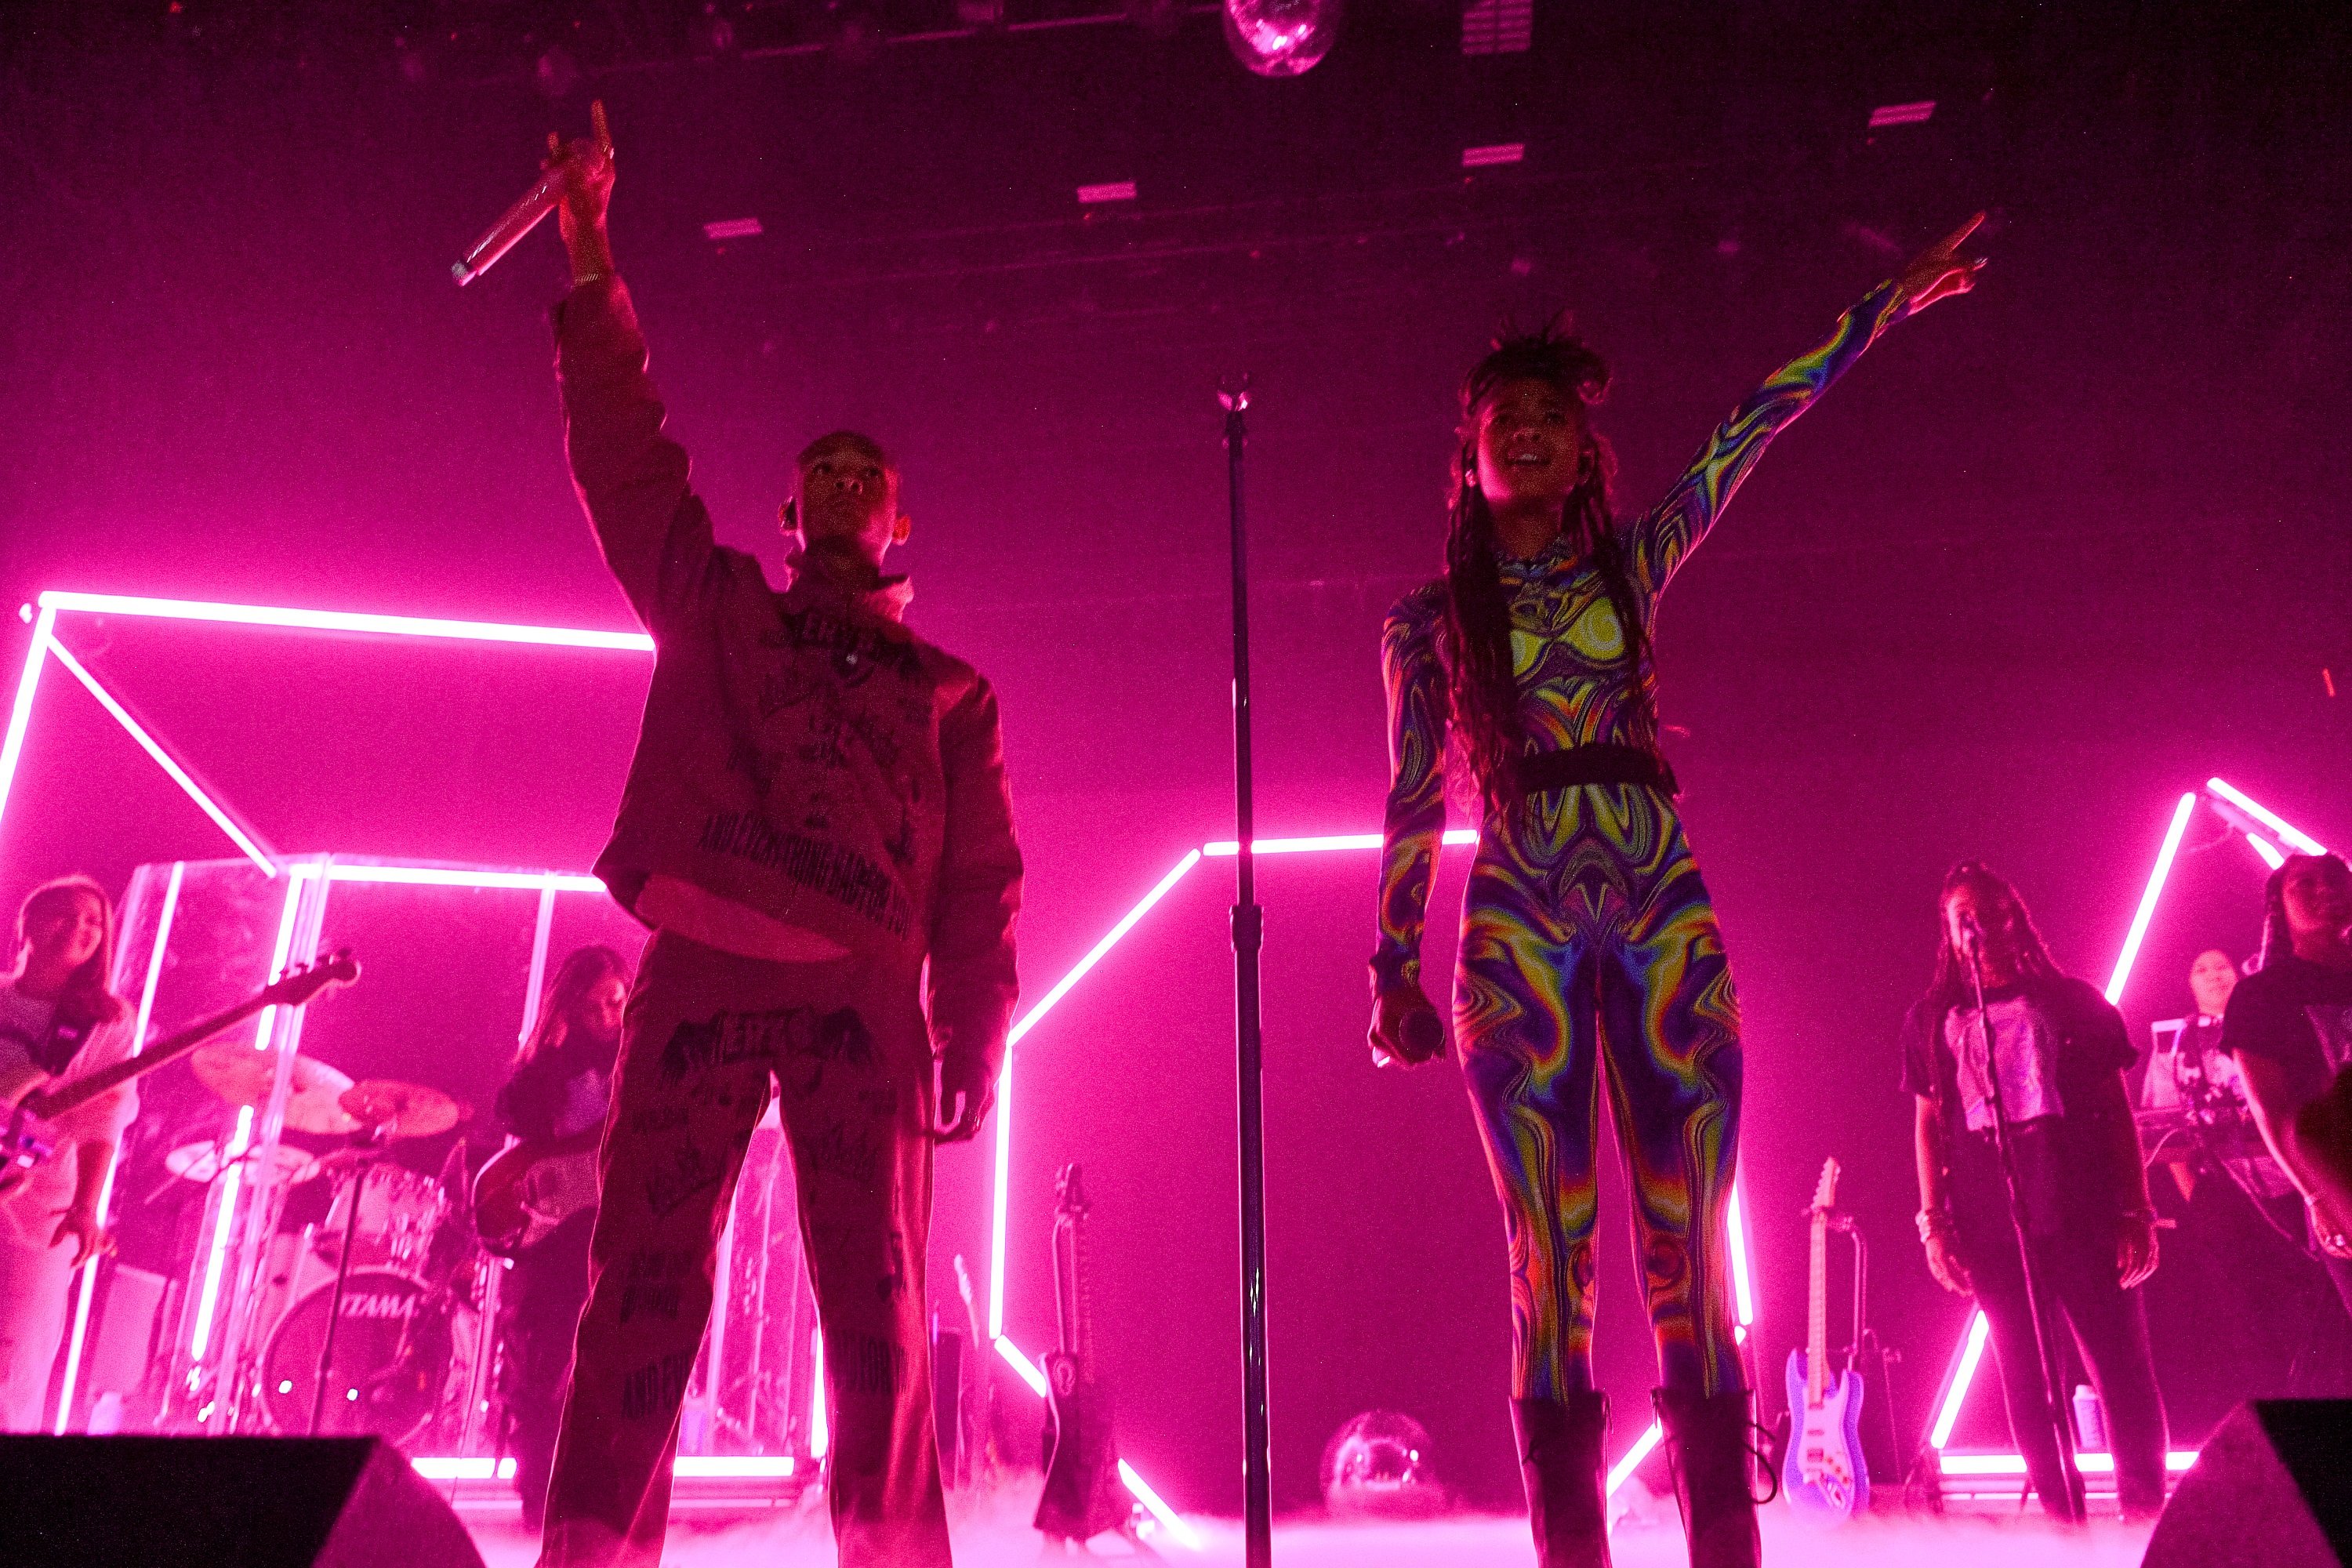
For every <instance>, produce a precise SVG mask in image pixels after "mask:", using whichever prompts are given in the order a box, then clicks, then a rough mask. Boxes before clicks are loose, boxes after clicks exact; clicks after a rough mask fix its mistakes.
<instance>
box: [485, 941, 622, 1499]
mask: <svg viewBox="0 0 2352 1568" xmlns="http://www.w3.org/2000/svg"><path fill="white" fill-rule="evenodd" d="M628 996H629V964H628V961H627V960H626V959H625V958H623V957H622V956H621V955H620V954H619V953H617V952H614V951H613V950H612V949H611V948H609V947H601V946H600V947H583V948H581V949H579V950H578V951H577V952H573V953H572V955H571V956H570V957H568V958H566V959H565V960H564V961H563V962H562V964H560V965H559V966H558V967H557V969H556V971H555V977H554V978H553V979H552V980H550V981H549V982H548V983H547V994H546V996H545V997H544V998H543V999H542V1000H541V1003H540V1005H539V1018H538V1021H537V1023H536V1024H535V1025H534V1026H532V1028H531V1032H530V1038H529V1039H527V1040H525V1041H524V1042H523V1045H522V1049H521V1051H520V1054H519V1055H518V1056H517V1058H516V1059H515V1069H514V1073H513V1076H512V1077H510V1078H509V1079H507V1082H506V1087H505V1088H503V1089H499V1103H498V1110H499V1121H503V1122H505V1123H506V1126H507V1131H509V1132H511V1133H513V1134H514V1135H515V1136H516V1137H518V1138H521V1139H525V1140H530V1141H547V1142H552V1141H554V1140H557V1139H562V1138H572V1137H577V1136H578V1135H580V1134H582V1133H584V1132H586V1131H589V1130H591V1129H593V1128H600V1127H602V1126H604V1115H605V1112H606V1111H607V1110H610V1109H611V1106H612V1098H613V1061H614V1058H615V1057H617V1056H618V1055H619V1054H620V1049H621V1009H622V1005H624V1004H625V1003H626V1002H627V1000H628ZM595 1222H596V1210H595V1207H594V1205H589V1206H588V1207H586V1208H583V1209H582V1210H581V1211H580V1212H579V1213H577V1214H574V1215H570V1216H569V1217H567V1218H565V1219H563V1220H562V1221H560V1222H558V1224H557V1225H556V1226H555V1228H554V1229H552V1230H551V1231H549V1232H548V1233H547V1235H545V1236H543V1237H541V1238H540V1239H539V1240H538V1241H536V1242H534V1243H532V1244H531V1245H530V1246H529V1247H524V1248H523V1249H521V1250H520V1251H519V1252H517V1253H516V1255H515V1258H514V1267H513V1268H511V1269H509V1271H508V1274H507V1278H506V1284H505V1288H504V1289H503V1290H502V1291H501V1292H500V1295H499V1344H500V1351H501V1356H500V1360H499V1368H500V1371H501V1373H502V1382H501V1385H500V1388H501V1393H502V1394H503V1396H504V1398H505V1401H506V1410H507V1419H508V1422H509V1444H510V1445H511V1447H513V1449H514V1455H515V1492H516V1494H517V1495H518V1496H520V1498H521V1499H522V1518H523V1525H524V1527H525V1528H526V1529H529V1530H530V1531H537V1530H538V1529H539V1528H540V1523H541V1513H542V1510H543V1509H544V1507H545V1505H546V1502H547V1475H548V1470H549V1468H550V1467H551V1465H552V1464H553V1463H554V1461H555V1432H556V1426H557V1424H558V1422H559V1421H560V1419H561V1418H562V1414H563V1390H564V1387H565V1385H566V1384H567V1383H568V1382H569V1380H570V1378H571V1374H572V1336H573V1335H574V1334H575V1333H577V1332H578V1331H579V1329H580V1309H581V1307H582V1305H583V1304H584V1303H585V1302H586V1301H587V1300H588V1233H589V1229H590V1227H591V1226H593V1225H594V1224H595Z"/></svg>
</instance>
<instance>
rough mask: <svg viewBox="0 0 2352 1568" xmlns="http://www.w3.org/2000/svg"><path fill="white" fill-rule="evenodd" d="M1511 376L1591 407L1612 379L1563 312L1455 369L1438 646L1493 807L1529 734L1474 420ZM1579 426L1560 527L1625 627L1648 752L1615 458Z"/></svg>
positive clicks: (1644, 651)
mask: <svg viewBox="0 0 2352 1568" xmlns="http://www.w3.org/2000/svg"><path fill="white" fill-rule="evenodd" d="M1517 381H1539V382H1542V383H1544V384H1546V385H1548V386H1550V387H1553V388H1555V389H1556V390H1558V391H1559V392H1560V393H1561V394H1562V395H1566V396H1569V397H1573V398H1574V399H1576V400H1577V402H1578V403H1579V404H1580V405H1581V406H1582V407H1584V408H1586V409H1590V408H1591V406H1592V405H1595V404H1597V403H1599V402H1600V401H1601V397H1602V396H1603V395H1605V394H1606V393H1607V391H1608V389H1609V363H1608V362H1607V361H1606V360H1604V359H1602V358H1601V356H1600V354H1598V353H1595V352H1593V350H1592V349H1591V346H1590V345H1588V344H1587V343H1586V342H1584V340H1582V339H1581V338H1579V337H1577V336H1576V335H1575V334H1574V333H1573V332H1572V331H1570V327H1569V323H1568V320H1567V318H1566V317H1560V318H1557V319H1555V320H1554V321H1552V322H1551V323H1550V324H1549V326H1546V327H1545V328H1544V329H1543V330H1542V331H1538V332H1521V333H1505V334H1504V335H1502V336H1499V337H1497V338H1496V339H1495V342H1494V346H1493V348H1492V349H1491V350H1489V351H1488V353H1487V354H1486V358H1484V359H1482V360H1480V361H1479V362H1478V363H1476V364H1475V365H1473V366H1471V368H1470V374H1468V375H1466V376H1465V377H1463V379H1462V422H1461V425H1460V426H1459V427H1458V428H1457V430H1456V432H1455V434H1456V436H1457V437H1459V442H1460V447H1461V450H1460V454H1459V458H1458V460H1457V461H1456V462H1455V464H1454V485H1453V493H1452V496H1451V498H1450V506H1451V515H1450V521H1449V526H1448V527H1447V530H1446V534H1445V623H1444V626H1445V636H1444V639H1443V642H1444V649H1443V651H1444V657H1445V664H1446V678H1447V685H1448V692H1447V695H1448V698H1449V700H1450V702H1451V705H1452V709H1453V714H1452V717H1453V721H1454V733H1455V734H1456V735H1457V736H1458V737H1459V738H1460V742H1461V745H1462V750H1463V753H1464V755H1465V758H1466V759H1467V761H1468V762H1469V764H1470V771H1471V773H1473V774H1474V775H1475V777H1476V779H1477V780H1478V787H1479V793H1480V795H1482V796H1483V797H1484V799H1485V801H1486V807H1487V809H1488V810H1490V811H1500V810H1502V809H1504V808H1505V807H1507V805H1509V804H1510V803H1511V802H1512V801H1513V800H1515V799H1516V798H1517V795H1518V792H1517V788H1516V787H1515V784H1514V780H1513V777H1512V773H1513V770H1514V768H1515V767H1516V765H1517V761H1518V759H1519V758H1520V757H1521V756H1522V755H1524V754H1525V753H1526V752H1527V749H1528V737H1527V731H1526V730H1525V729H1524V728H1523V727H1522V726H1521V724H1520V722H1519V687H1518V679H1517V673H1516V672H1515V670H1514V669H1513V668H1512V662H1511V606H1510V602H1509V601H1508V600H1507V598H1505V596H1504V594H1503V576H1502V571H1501V567H1500V564H1499V563H1498V561H1497V559H1496V533H1495V514H1494V511H1493V510H1492V509H1491V508H1490V507H1489V506H1488V505H1487V503H1486V495H1485V493H1484V492H1482V491H1481V490H1480V489H1478V482H1477V481H1478V420H1479V417H1480V416H1481V414H1482V413H1483V412H1484V410H1485V408H1486V404H1487V402H1488V400H1489V399H1491V398H1492V397H1494V396H1495V395H1496V393H1498V392H1500V391H1501V390H1502V389H1503V388H1504V387H1506V386H1507V385H1509V384H1511V383H1513V382H1517ZM1580 436H1581V437H1582V439H1583V442H1584V464H1583V468H1582V471H1581V473H1580V477H1579V478H1578V479H1577V483H1576V488H1575V489H1573V490H1571V491H1570V492H1569V497H1568V502H1567V505H1566V508H1565V509H1564V512H1565V515H1564V516H1563V517H1562V519H1561V527H1562V529H1563V530H1564V531H1566V532H1567V534H1568V537H1569V543H1570V548H1571V549H1572V550H1573V551H1574V552H1575V553H1576V554H1577V556H1578V557H1580V558H1581V559H1583V560H1587V561H1590V562H1591V563H1592V567H1593V570H1595V571H1596V572H1598V573H1599V574H1601V585H1602V587H1603V588H1604V590H1605V591H1606V592H1607V593H1608V595H1609V605H1610V608H1611V609H1612V610H1613V611H1614V612H1615V613H1616V616H1617V624H1618V626H1620V627H1621V628H1622V633H1623V637H1624V654H1623V657H1624V658H1625V661H1626V663H1627V664H1628V666H1629V667H1630V668H1631V669H1632V671H1633V739H1634V743H1635V744H1636V745H1639V746H1641V747H1642V748H1643V750H1645V751H1649V752H1656V750H1657V736H1658V713H1657V692H1656V680H1655V675H1654V671H1653V670H1652V668H1651V666H1650V640H1649V637H1648V634H1647V633H1646V632H1645V630H1644V629H1643V625H1642V616H1641V607H1640V605H1639V604H1638V603H1637V602H1636V600H1635V599H1634V597H1633V580H1632V579H1631V578H1630V577H1629V576H1628V575H1627V574H1626V570H1625V552H1624V549H1623V547H1622V544H1621V543H1620V542H1619V541H1618V537H1617V520H1616V513H1615V511H1614V510H1613V509H1612V506H1611V505H1610V494H1609V491H1610V483H1611V481H1612V479H1614V478H1615V477H1616V468H1617V463H1616V458H1615V456H1614V455H1613V454H1612V452H1611V451H1610V449H1609V446H1608V443H1606V442H1604V441H1603V440H1601V437H1598V436H1596V435H1594V434H1593V433H1592V431H1591V427H1590V424H1589V422H1588V423H1587V426H1586V428H1584V429H1583V430H1582V431H1580Z"/></svg>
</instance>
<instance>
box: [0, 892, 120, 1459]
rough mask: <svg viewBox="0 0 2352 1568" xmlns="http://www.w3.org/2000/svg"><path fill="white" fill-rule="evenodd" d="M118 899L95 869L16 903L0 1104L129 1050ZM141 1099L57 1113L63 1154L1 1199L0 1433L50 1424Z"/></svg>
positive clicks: (0, 1007)
mask: <svg viewBox="0 0 2352 1568" xmlns="http://www.w3.org/2000/svg"><path fill="white" fill-rule="evenodd" d="M113 967H114V906H113V904H112V903H111V902H110V900H108V899H107V896H106V891H105V889H102V888H100V886H99V885H98V884H97V883H96V882H93V881H91V880H90V879H89V878H87V877H63V878H59V879H58V880H56V881H54V882H46V883H44V884H42V885H41V886H40V887H37V888H36V889H33V891H32V893H31V894H30V895H29V896H28V897H27V898H26V900H25V902H24V905H23V907H22V908H21V909H19V910H17V911H16V973H13V974H11V975H9V976H8V977H7V979H6V980H5V982H0V1104H6V1105H10V1106H14V1105H16V1103H17V1102H18V1101H20V1100H23V1099H24V1098H25V1097H26V1095H27V1094H30V1093H32V1092H33V1091H34V1090H36V1089H43V1088H45V1087H47V1086H49V1085H51V1084H54V1083H58V1082H60V1081H69V1080H71V1079H78V1078H81V1077H84V1076H86V1075H88V1074H89V1073H90V1072H93V1071H95V1070H96V1069H98V1068H103V1067H110V1066H112V1065H113V1064H114V1063H116V1062H119V1061H121V1060H122V1059H123V1058H126V1057H128V1056H129V1055H130V1054H131V1045H132V1041H131V1021H130V1011H131V1010H130V1008H129V1007H127V1006H126V1005H124V1004H123V1002H122V999H121V997H119V996H116V995H115V994H113V993H112V992H111V991H110V990H108V989H107V975H108V974H109V973H110V971H111V970H112V969H113ZM138 1109H139V1097H138V1093H137V1091H136V1090H134V1089H132V1088H131V1085H129V1084H127V1083H126V1084H124V1085H122V1086H121V1088H119V1089H110V1090H109V1091H108V1092H106V1093H104V1094H101V1095H100V1096H98V1097H97V1098H96V1099H94V1100H89V1101H87V1102H86V1103H84V1104H82V1105H79V1106H77V1107H75V1108H74V1109H73V1110H70V1111H68V1112H67V1113H65V1114H64V1115H62V1116H60V1117H58V1119H57V1121H58V1131H60V1132H62V1133H64V1134H65V1135H66V1144H69V1146H70V1153H68V1148H67V1146H66V1145H61V1146H60V1148H59V1150H58V1157H57V1158H55V1159H52V1160H49V1161H47V1163H43V1164H41V1165H39V1166H37V1167H36V1168H35V1169H34V1170H33V1171H31V1172H30V1173H28V1174H27V1176H26V1180H25V1181H24V1182H23V1184H21V1185H19V1186H17V1187H16V1189H15V1190H13V1191H11V1192H10V1193H8V1194H7V1195H6V1196H5V1197H4V1198H0V1431H9V1432H30V1431H33V1430H34V1429H36V1428H37V1427H38V1426H39V1425H40V1423H41V1414H42V1406H43V1405H45V1404H46V1403H47V1398H48V1393H49V1373H50V1370H51V1368H52V1366H53V1365H54V1364H55V1363H56V1362H57V1359H58V1343H59V1342H60V1341H61V1340H62V1339H63V1338H64V1336H65V1328H66V1310H67V1297H68V1289H67V1287H68V1282H69V1281H70V1280H71V1279H72V1278H73V1273H74V1270H76V1269H78V1268H80V1267H81V1266H82V1265H83V1264H85V1263H88V1262H90V1261H92V1260H93V1259H95V1258H97V1257H98V1256H99V1254H100V1253H101V1252H103V1251H104V1250H106V1247H107V1239H106V1230H105V1216H104V1215H101V1214H100V1212H99V1191H100V1187H101V1186H102V1185H103V1184H105V1181H106V1173H107V1169H108V1167H109V1166H110V1164H111V1163H113V1160H114V1151H115V1146H116V1145H117V1144H118V1143H120V1142H121V1139H122V1131H123V1129H124V1128H126V1127H128V1126H130V1125H131V1118H132V1116H134V1115H135V1114H137V1112H138Z"/></svg>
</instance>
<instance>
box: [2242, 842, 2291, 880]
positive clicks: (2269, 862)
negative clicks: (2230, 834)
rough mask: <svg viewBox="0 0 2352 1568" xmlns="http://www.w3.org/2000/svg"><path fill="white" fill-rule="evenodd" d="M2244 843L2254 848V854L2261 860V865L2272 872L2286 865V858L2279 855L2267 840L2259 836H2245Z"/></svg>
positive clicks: (2275, 847) (2277, 850)
mask: <svg viewBox="0 0 2352 1568" xmlns="http://www.w3.org/2000/svg"><path fill="white" fill-rule="evenodd" d="M2246 842H2247V843H2249V844H2251V845H2252V846H2253V847H2254V853H2255V854H2256V855H2258V856H2260V857H2261V858H2262V862H2263V865H2265V866H2267V867H2269V868H2271V869H2272V870H2273V871H2275V870H2277V869H2278V868H2280V867H2282V866H2284V865H2285V864H2286V857H2285V856H2284V855H2282V854H2280V853H2279V849H2278V847H2277V846H2276V845H2274V844H2273V843H2272V842H2271V841H2270V840H2269V839H2267V838H2265V837H2263V836H2262V835H2261V834H2259V833H2249V834H2247V835H2246Z"/></svg>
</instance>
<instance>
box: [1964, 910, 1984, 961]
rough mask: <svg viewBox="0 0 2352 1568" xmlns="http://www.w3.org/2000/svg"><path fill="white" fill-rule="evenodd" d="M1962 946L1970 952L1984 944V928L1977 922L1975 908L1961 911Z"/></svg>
mask: <svg viewBox="0 0 2352 1568" xmlns="http://www.w3.org/2000/svg"><path fill="white" fill-rule="evenodd" d="M1960 946H1961V947H1962V948H1964V949H1965V950H1967V951H1968V952H1976V951H1977V950H1978V949H1979V948H1981V947H1983V946H1984V928H1983V927H1982V926H1980V925H1979V924H1977V917H1976V913H1975V911H1974V910H1961V911H1960Z"/></svg>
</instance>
